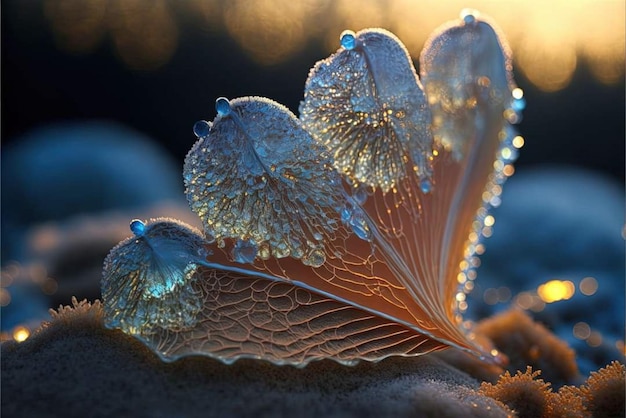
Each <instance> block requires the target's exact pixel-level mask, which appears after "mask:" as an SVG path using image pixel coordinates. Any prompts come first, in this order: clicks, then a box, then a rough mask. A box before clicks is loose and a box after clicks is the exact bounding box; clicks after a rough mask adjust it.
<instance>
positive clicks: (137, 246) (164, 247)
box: [102, 218, 206, 333]
mask: <svg viewBox="0 0 626 418" xmlns="http://www.w3.org/2000/svg"><path fill="white" fill-rule="evenodd" d="M130 227H131V231H132V232H133V233H134V234H135V235H134V236H133V237H131V238H128V239H126V240H124V241H122V242H121V243H120V244H118V245H117V246H116V247H115V248H114V249H112V250H111V252H110V253H109V255H108V257H107V258H106V260H105V263H104V272H103V276H104V278H103V280H102V298H103V300H104V306H105V312H106V323H107V325H108V326H110V327H112V328H121V329H122V330H124V331H126V332H131V333H135V332H143V333H145V332H148V333H149V332H150V330H151V329H152V328H153V327H154V326H156V325H158V326H160V327H164V328H172V329H179V328H186V327H191V326H192V325H193V324H194V323H195V320H196V319H195V315H196V313H197V312H198V311H199V310H200V309H201V307H202V300H200V299H199V298H198V295H196V294H195V293H194V291H193V290H192V289H191V288H190V287H189V283H190V282H192V281H193V280H195V279H194V274H195V271H196V268H197V265H198V264H197V263H198V262H199V261H202V260H203V259H204V255H206V250H205V249H204V246H205V245H206V241H205V240H204V239H203V238H202V236H201V235H200V234H199V232H197V231H195V230H193V229H192V228H191V227H189V226H187V225H184V224H182V223H181V222H178V221H174V220H170V219H164V218H161V219H156V220H152V221H150V222H148V223H147V224H146V223H144V222H142V221H140V220H134V221H132V222H131V225H130Z"/></svg>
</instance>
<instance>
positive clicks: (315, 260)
mask: <svg viewBox="0 0 626 418" xmlns="http://www.w3.org/2000/svg"><path fill="white" fill-rule="evenodd" d="M325 262H326V253H324V250H322V249H321V248H316V249H315V250H313V251H311V253H310V254H309V255H308V256H306V257H304V258H303V259H302V263H304V264H305V265H307V266H311V267H315V268H317V267H320V266H321V265H322V264H324V263H325Z"/></svg>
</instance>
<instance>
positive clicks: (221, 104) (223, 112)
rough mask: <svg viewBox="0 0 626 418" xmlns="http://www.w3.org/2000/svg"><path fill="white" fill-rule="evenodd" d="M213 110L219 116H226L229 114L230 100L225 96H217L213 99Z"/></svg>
mask: <svg viewBox="0 0 626 418" xmlns="http://www.w3.org/2000/svg"><path fill="white" fill-rule="evenodd" d="M215 110H216V111H217V114H218V115H220V116H228V114H230V110H231V109H230V102H229V101H228V99H227V98H226V97H219V98H218V99H217V100H216V101H215Z"/></svg>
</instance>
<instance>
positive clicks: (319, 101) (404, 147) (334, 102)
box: [300, 29, 432, 192]
mask: <svg viewBox="0 0 626 418" xmlns="http://www.w3.org/2000/svg"><path fill="white" fill-rule="evenodd" d="M341 44H342V48H340V49H339V50H338V51H337V52H336V53H335V54H334V55H332V56H331V57H329V58H327V59H325V60H323V61H320V62H318V63H317V64H316V65H315V67H314V68H313V69H312V70H311V72H310V73H309V78H308V80H307V82H306V86H305V92H304V101H303V102H302V103H301V105H300V119H301V120H302V123H303V124H304V126H305V127H306V128H307V129H308V130H309V131H310V132H311V133H312V134H313V136H314V137H316V138H317V139H319V140H320V141H321V142H322V143H323V144H324V145H326V146H327V147H328V148H329V150H330V151H331V153H332V155H333V157H334V159H335V166H336V167H337V169H338V170H339V171H340V172H342V173H344V174H345V175H347V176H348V177H349V178H351V179H353V180H355V181H357V182H359V183H365V184H367V185H370V186H373V187H376V188H381V189H382V190H383V191H385V192H386V191H388V190H389V189H390V188H392V187H393V186H394V185H395V184H396V183H397V182H398V180H399V179H400V178H402V177H403V176H405V175H406V172H407V168H410V171H411V172H412V173H414V174H413V175H417V176H418V177H420V178H427V177H428V176H429V175H430V162H429V160H430V157H431V151H432V149H431V148H432V136H431V133H430V122H431V116H430V111H429V109H428V107H427V104H426V99H425V97H424V93H423V92H422V88H421V85H420V82H419V80H418V77H417V74H416V73H415V68H414V67H413V64H412V62H411V59H410V57H409V55H408V52H407V51H406V48H405V47H404V45H402V43H401V42H400V40H399V39H398V38H396V36H395V35H393V34H392V33H390V32H387V31H385V30H382V29H366V30H362V31H360V32H358V33H356V34H354V33H353V32H350V31H346V32H344V33H343V34H342V36H341Z"/></svg>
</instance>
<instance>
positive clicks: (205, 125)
mask: <svg viewBox="0 0 626 418" xmlns="http://www.w3.org/2000/svg"><path fill="white" fill-rule="evenodd" d="M209 132H211V123H210V122H207V121H206V120H199V121H198V122H196V123H194V124H193V134H194V135H195V136H196V137H198V138H204V137H205V136H207V135H208V134H209Z"/></svg>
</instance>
